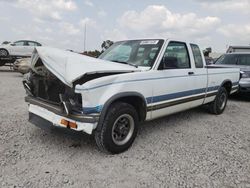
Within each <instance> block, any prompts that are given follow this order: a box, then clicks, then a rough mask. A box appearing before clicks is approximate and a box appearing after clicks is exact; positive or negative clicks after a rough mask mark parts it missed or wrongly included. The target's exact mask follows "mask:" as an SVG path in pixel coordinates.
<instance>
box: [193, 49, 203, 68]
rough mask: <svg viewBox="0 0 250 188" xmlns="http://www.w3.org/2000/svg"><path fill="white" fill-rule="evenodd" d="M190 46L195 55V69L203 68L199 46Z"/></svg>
mask: <svg viewBox="0 0 250 188" xmlns="http://www.w3.org/2000/svg"><path fill="white" fill-rule="evenodd" d="M190 46H191V49H192V52H193V55H194V62H195V67H196V68H203V60H202V55H201V51H200V48H199V46H198V45H196V44H190Z"/></svg>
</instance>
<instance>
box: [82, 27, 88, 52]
mask: <svg viewBox="0 0 250 188" xmlns="http://www.w3.org/2000/svg"><path fill="white" fill-rule="evenodd" d="M86 37H87V23H85V26H84V41H83V45H84V48H83V49H84V52H85V51H86Z"/></svg>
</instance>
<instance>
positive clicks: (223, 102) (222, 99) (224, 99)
mask: <svg viewBox="0 0 250 188" xmlns="http://www.w3.org/2000/svg"><path fill="white" fill-rule="evenodd" d="M226 102H227V94H226V93H222V94H221V96H220V97H219V106H220V110H223V109H224V107H225V106H226Z"/></svg>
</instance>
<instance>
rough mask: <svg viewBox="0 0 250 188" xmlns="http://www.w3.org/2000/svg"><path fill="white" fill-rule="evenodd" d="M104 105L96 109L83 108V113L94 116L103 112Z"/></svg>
mask: <svg viewBox="0 0 250 188" xmlns="http://www.w3.org/2000/svg"><path fill="white" fill-rule="evenodd" d="M102 108H103V105H99V106H96V107H85V108H83V113H85V114H93V113H100V112H101V111H102Z"/></svg>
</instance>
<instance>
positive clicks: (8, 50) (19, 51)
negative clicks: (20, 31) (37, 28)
mask: <svg viewBox="0 0 250 188" xmlns="http://www.w3.org/2000/svg"><path fill="white" fill-rule="evenodd" d="M37 46H42V45H41V44H40V43H38V42H35V41H29V40H19V41H16V42H13V43H9V44H4V45H0V58H3V57H9V56H11V57H13V56H14V57H30V56H31V54H32V52H33V51H34V49H35V47H37Z"/></svg>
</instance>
